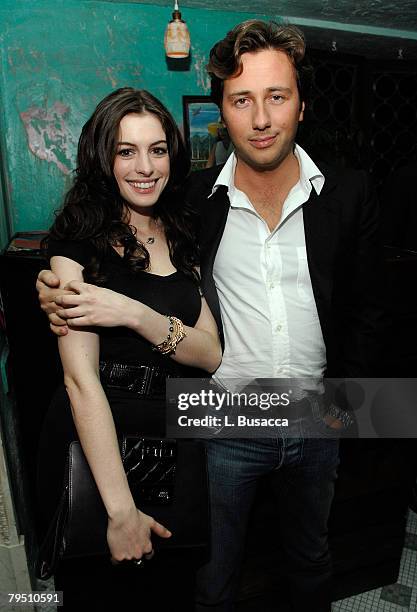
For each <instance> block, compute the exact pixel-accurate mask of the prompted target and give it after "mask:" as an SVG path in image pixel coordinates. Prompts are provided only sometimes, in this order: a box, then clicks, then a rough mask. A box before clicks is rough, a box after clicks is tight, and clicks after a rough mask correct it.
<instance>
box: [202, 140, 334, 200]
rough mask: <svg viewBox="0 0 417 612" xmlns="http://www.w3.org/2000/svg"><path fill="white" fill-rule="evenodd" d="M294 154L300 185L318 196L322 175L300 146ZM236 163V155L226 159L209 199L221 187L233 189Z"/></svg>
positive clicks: (321, 187) (297, 146) (322, 181)
mask: <svg viewBox="0 0 417 612" xmlns="http://www.w3.org/2000/svg"><path fill="white" fill-rule="evenodd" d="M294 153H295V156H296V158H297V160H298V163H299V165H300V183H301V184H302V185H303V186H304V187H305V188H306V189H307V190H310V189H311V185H313V187H314V189H315V191H316V193H317V195H320V192H321V190H322V189H323V185H324V180H325V179H324V175H323V173H322V172H321V171H320V170H319V169H318V167H317V166H316V164H315V163H314V162H313V160H312V159H311V157H310V156H309V155H308V154H307V153H306V152H305V151H304V149H303V148H302V147H300V145H297V144H296V145H295V149H294ZM236 162H237V158H236V155H235V153H232V154H231V155H230V156H229V157H228V159H227V161H226V163H225V165H224V166H223V168H222V171H221V172H220V174H219V176H218V177H217V179H216V182H215V183H214V185H213V189H212V190H211V193H210V194H209V196H208V197H209V198H210V197H211V196H212V195H213V194H214V193H215V192H216V191H217V189H218V188H219V187H220V186H221V185H223V186H224V187H227V188H228V189H229V190H231V191H233V189H235V181H234V178H235V170H236Z"/></svg>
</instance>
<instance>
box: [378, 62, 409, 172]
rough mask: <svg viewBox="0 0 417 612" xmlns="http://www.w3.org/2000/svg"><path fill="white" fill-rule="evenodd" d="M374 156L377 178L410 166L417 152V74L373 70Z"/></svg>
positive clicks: (394, 69)
mask: <svg viewBox="0 0 417 612" xmlns="http://www.w3.org/2000/svg"><path fill="white" fill-rule="evenodd" d="M371 81H372V94H371V96H372V98H371V106H372V113H371V118H370V148H371V159H370V167H369V170H370V172H371V173H372V174H374V175H375V177H377V178H381V179H382V178H384V177H386V176H387V175H388V174H389V173H390V172H391V171H392V170H395V169H397V168H400V167H402V166H405V165H407V164H408V163H409V162H410V161H411V160H412V159H415V158H416V154H417V74H416V72H415V71H413V72H411V71H407V70H401V71H400V70H399V68H396V67H394V68H387V69H376V70H374V71H372V73H371Z"/></svg>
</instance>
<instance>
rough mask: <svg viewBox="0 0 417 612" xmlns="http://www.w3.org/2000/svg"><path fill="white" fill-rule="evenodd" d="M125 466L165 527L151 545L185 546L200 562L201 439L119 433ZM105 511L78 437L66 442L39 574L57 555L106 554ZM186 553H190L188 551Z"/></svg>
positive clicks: (204, 529) (204, 550)
mask: <svg viewBox="0 0 417 612" xmlns="http://www.w3.org/2000/svg"><path fill="white" fill-rule="evenodd" d="M120 450H121V457H122V461H123V466H124V469H125V472H126V475H127V479H128V482H129V486H130V489H131V492H132V496H133V499H134V500H135V503H136V505H137V507H138V508H139V509H140V510H142V511H143V512H145V513H146V514H149V515H151V516H152V517H153V518H155V520H157V521H158V522H160V523H161V524H162V525H164V526H165V527H167V528H168V529H169V530H170V531H171V532H172V536H171V537H170V538H160V537H158V536H156V535H155V534H153V535H152V542H153V547H154V549H155V551H158V554H159V552H162V553H163V552H164V551H175V550H180V549H181V550H184V549H186V550H187V551H188V552H189V555H190V559H191V558H192V559H195V561H196V562H198V563H201V562H203V561H204V560H205V558H206V557H207V554H208V546H209V498H208V477H207V464H206V454H205V448H204V446H203V443H202V442H201V441H199V440H178V441H177V440H170V439H159V438H158V439H157V438H142V437H139V436H128V435H126V436H123V438H122V440H121V444H120ZM106 533H107V513H106V509H105V507H104V504H103V502H102V499H101V497H100V494H99V491H98V489H97V486H96V483H95V481H94V478H93V475H92V473H91V470H90V467H89V465H88V463H87V460H86V458H85V456H84V453H83V451H82V448H81V445H80V443H79V442H72V443H71V444H70V447H69V452H68V460H67V466H66V475H65V480H64V489H63V494H62V497H61V501H60V504H59V507H58V509H57V511H56V514H55V517H54V520H53V521H52V524H51V526H50V528H49V530H48V533H47V535H46V538H45V540H44V542H43V544H42V546H41V548H40V553H39V557H38V565H37V574H38V577H39V578H41V579H43V580H45V579H47V578H49V577H50V576H52V575H53V574H54V572H55V570H56V568H57V566H58V564H59V562H60V560H61V559H63V558H65V559H69V558H77V557H86V556H100V555H109V554H110V551H109V548H108V546H107V538H106ZM187 554H188V553H187Z"/></svg>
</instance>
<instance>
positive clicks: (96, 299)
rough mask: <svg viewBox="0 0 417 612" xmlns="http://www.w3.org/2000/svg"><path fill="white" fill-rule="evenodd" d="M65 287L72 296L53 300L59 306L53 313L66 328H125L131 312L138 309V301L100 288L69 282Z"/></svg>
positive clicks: (63, 296)
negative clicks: (67, 326)
mask: <svg viewBox="0 0 417 612" xmlns="http://www.w3.org/2000/svg"><path fill="white" fill-rule="evenodd" d="M65 288H66V289H67V290H70V291H71V292H72V294H70V295H60V296H58V297H57V298H56V299H55V303H56V304H57V305H58V306H59V307H60V308H59V310H57V311H56V314H57V315H58V316H59V317H60V318H61V319H65V320H66V323H67V325H69V326H70V327H85V326H95V325H99V326H101V327H119V326H126V327H128V326H129V320H128V319H129V314H130V312H131V309H132V308H135V309H136V310H137V309H138V308H139V307H140V302H136V301H135V300H131V299H130V298H128V297H127V296H125V295H122V294H121V293H117V292H116V291H112V290H111V289H106V288H104V287H96V286H95V285H90V284H88V283H82V282H80V281H71V282H70V283H68V284H67V285H66V287H65Z"/></svg>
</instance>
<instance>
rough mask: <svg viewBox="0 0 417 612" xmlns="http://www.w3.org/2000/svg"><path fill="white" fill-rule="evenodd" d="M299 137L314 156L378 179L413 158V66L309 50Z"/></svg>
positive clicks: (416, 142) (416, 115)
mask: <svg viewBox="0 0 417 612" xmlns="http://www.w3.org/2000/svg"><path fill="white" fill-rule="evenodd" d="M311 62H312V64H313V67H314V78H313V83H312V91H311V96H310V99H309V103H308V108H307V112H306V117H305V125H304V126H302V128H301V129H300V133H299V137H298V140H299V142H300V144H302V145H303V146H305V148H306V149H307V151H308V152H309V153H311V155H312V156H313V157H314V158H316V159H322V160H324V161H329V162H337V163H340V164H342V165H347V166H352V167H359V168H365V169H366V170H368V171H369V172H370V173H371V174H373V176H374V178H375V181H376V183H377V184H381V183H382V182H383V180H384V179H385V178H386V177H387V176H388V175H389V174H390V173H391V172H392V171H393V170H395V169H396V168H399V167H401V166H404V165H406V164H407V163H409V162H410V161H412V160H413V159H416V157H417V67H416V65H415V64H414V63H413V62H405V61H402V60H398V61H397V62H395V63H385V64H381V63H378V62H375V61H367V60H365V59H363V58H360V57H353V56H343V55H341V54H338V53H333V52H328V53H325V52H312V54H311Z"/></svg>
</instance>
